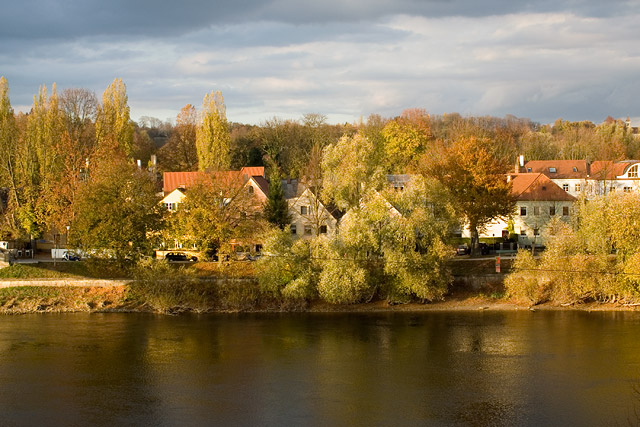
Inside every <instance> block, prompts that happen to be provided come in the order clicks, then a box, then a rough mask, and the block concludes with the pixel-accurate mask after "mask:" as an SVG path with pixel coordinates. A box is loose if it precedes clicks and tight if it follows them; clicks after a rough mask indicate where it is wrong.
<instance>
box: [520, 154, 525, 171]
mask: <svg viewBox="0 0 640 427" xmlns="http://www.w3.org/2000/svg"><path fill="white" fill-rule="evenodd" d="M520 167H521V168H523V167H524V155H523V154H520Z"/></svg>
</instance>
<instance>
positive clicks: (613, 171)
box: [590, 160, 638, 179]
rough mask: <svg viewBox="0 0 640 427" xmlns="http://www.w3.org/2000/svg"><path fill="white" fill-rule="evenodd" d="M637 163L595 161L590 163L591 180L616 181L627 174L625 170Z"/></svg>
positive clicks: (628, 161) (633, 161) (634, 161)
mask: <svg viewBox="0 0 640 427" xmlns="http://www.w3.org/2000/svg"><path fill="white" fill-rule="evenodd" d="M636 163H638V161H637V160H627V161H622V162H614V161H611V160H596V161H595V162H593V163H591V176H590V178H591V179H616V177H618V176H620V175H624V174H625V173H626V172H627V168H629V166H631V165H635V164H636Z"/></svg>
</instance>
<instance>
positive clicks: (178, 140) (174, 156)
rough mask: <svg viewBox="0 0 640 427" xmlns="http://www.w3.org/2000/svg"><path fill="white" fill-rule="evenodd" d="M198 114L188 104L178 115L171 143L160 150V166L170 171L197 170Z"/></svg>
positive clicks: (170, 139)
mask: <svg viewBox="0 0 640 427" xmlns="http://www.w3.org/2000/svg"><path fill="white" fill-rule="evenodd" d="M197 126H198V113H197V112H196V108H195V107H194V106H193V105H191V104H187V105H185V106H184V107H182V109H181V110H180V112H179V113H178V116H177V118H176V125H175V126H174V128H173V132H172V133H171V137H170V138H169V141H168V142H167V143H166V144H165V145H164V146H163V147H162V148H161V149H160V152H159V155H160V159H159V160H160V164H161V165H162V166H163V169H164V170H168V171H193V170H196V169H197V165H198V152H197V150H196V128H197Z"/></svg>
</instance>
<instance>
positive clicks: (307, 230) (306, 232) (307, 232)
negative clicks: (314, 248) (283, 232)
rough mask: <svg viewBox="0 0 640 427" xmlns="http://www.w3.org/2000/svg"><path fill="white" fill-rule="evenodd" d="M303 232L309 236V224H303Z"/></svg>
mask: <svg viewBox="0 0 640 427" xmlns="http://www.w3.org/2000/svg"><path fill="white" fill-rule="evenodd" d="M304 234H305V235H307V236H311V225H308V224H307V225H305V226H304Z"/></svg>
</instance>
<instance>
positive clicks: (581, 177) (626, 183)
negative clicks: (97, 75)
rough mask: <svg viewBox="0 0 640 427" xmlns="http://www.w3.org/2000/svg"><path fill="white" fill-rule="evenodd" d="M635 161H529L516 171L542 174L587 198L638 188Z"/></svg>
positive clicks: (639, 168) (639, 180)
mask: <svg viewBox="0 0 640 427" xmlns="http://www.w3.org/2000/svg"><path fill="white" fill-rule="evenodd" d="M639 172H640V161H638V160H623V161H611V160H605V161H603V160H596V161H593V162H587V161H586V160H531V161H528V162H526V163H525V162H524V160H523V158H522V156H520V164H519V165H518V166H516V173H542V174H544V175H545V176H547V177H548V178H549V179H551V180H552V181H553V182H554V183H555V184H557V185H558V186H560V187H561V188H562V189H563V190H564V191H565V192H567V193H568V194H570V195H572V196H574V197H585V198H587V199H590V198H593V197H597V196H601V195H606V194H608V193H610V192H613V191H623V192H627V193H629V192H635V191H640V176H639V175H640V174H639Z"/></svg>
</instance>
